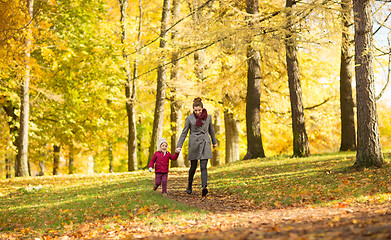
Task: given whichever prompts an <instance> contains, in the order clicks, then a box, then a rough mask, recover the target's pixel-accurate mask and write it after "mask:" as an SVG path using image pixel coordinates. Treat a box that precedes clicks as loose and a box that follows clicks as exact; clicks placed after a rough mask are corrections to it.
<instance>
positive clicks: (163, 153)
mask: <svg viewBox="0 0 391 240" xmlns="http://www.w3.org/2000/svg"><path fill="white" fill-rule="evenodd" d="M157 142H158V144H157V146H158V151H157V152H155V153H154V154H153V156H152V159H151V163H150V164H149V171H150V172H152V169H153V165H155V186H154V187H153V190H154V191H156V189H157V188H158V187H159V186H160V184H161V185H162V195H163V196H166V195H167V177H168V168H169V165H170V159H171V160H176V159H177V158H178V156H179V153H180V149H176V150H175V154H174V155H171V153H170V152H169V151H167V148H168V143H167V140H166V139H165V138H160V139H159V140H158V141H157Z"/></svg>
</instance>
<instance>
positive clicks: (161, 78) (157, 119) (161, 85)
mask: <svg viewBox="0 0 391 240" xmlns="http://www.w3.org/2000/svg"><path fill="white" fill-rule="evenodd" d="M170 8H171V0H163V11H162V20H161V28H160V45H159V46H160V48H161V49H164V48H166V45H167V40H166V38H167V35H168V34H167V28H168V25H169V20H170ZM165 64H166V60H165V58H164V57H162V59H161V61H160V64H159V66H158V70H157V88H156V104H155V113H154V119H153V130H152V138H151V143H150V146H149V156H148V159H151V158H152V156H153V154H154V153H155V151H156V143H157V140H158V138H160V137H161V136H162V133H163V122H164V104H165V102H166V87H167V78H166V72H167V67H166V66H165ZM148 165H149V163H148V162H147V165H146V167H148Z"/></svg>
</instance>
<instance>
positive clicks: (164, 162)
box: [149, 151, 179, 173]
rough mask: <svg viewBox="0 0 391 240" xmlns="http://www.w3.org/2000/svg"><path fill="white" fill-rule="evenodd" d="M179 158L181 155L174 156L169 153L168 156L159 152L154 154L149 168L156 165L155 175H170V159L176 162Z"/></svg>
mask: <svg viewBox="0 0 391 240" xmlns="http://www.w3.org/2000/svg"><path fill="white" fill-rule="evenodd" d="M178 156H179V153H175V154H174V155H172V154H171V153H170V152H169V151H167V152H166V154H164V153H163V152H162V151H157V152H155V153H154V154H153V156H152V159H151V163H150V164H149V167H153V165H155V173H168V168H169V166H170V159H171V160H176V159H177V158H178Z"/></svg>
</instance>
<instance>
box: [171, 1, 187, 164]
mask: <svg viewBox="0 0 391 240" xmlns="http://www.w3.org/2000/svg"><path fill="white" fill-rule="evenodd" d="M180 10H181V2H180V0H173V1H172V10H171V11H172V24H174V23H175V22H176V21H177V20H178V19H179V14H180ZM178 36H179V31H178V29H177V28H175V27H174V29H173V30H172V32H171V42H172V43H173V44H175V40H176V39H177V38H178ZM174 47H175V46H174ZM171 61H172V68H171V76H170V78H171V81H172V82H177V81H179V79H178V74H179V60H178V52H176V51H173V53H172V56H171ZM176 92H177V91H176V88H175V87H174V86H173V87H172V88H171V94H172V96H171V106H170V109H171V114H170V123H171V143H170V144H171V153H172V154H174V152H175V149H176V144H177V142H178V140H179V134H180V133H181V126H182V117H183V112H182V105H183V104H182V102H181V101H179V100H177V99H176ZM184 166H185V163H184V160H183V153H182V152H181V153H179V157H178V158H177V160H176V161H171V167H184Z"/></svg>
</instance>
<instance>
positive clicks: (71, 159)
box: [68, 144, 75, 174]
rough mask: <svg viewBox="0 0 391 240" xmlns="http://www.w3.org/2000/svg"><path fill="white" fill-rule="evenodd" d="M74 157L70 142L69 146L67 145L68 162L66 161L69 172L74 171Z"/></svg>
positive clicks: (72, 172)
mask: <svg viewBox="0 0 391 240" xmlns="http://www.w3.org/2000/svg"><path fill="white" fill-rule="evenodd" d="M74 159H75V149H74V147H73V145H72V144H71V146H70V147H69V163H68V172H69V174H74V173H75V166H74Z"/></svg>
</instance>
